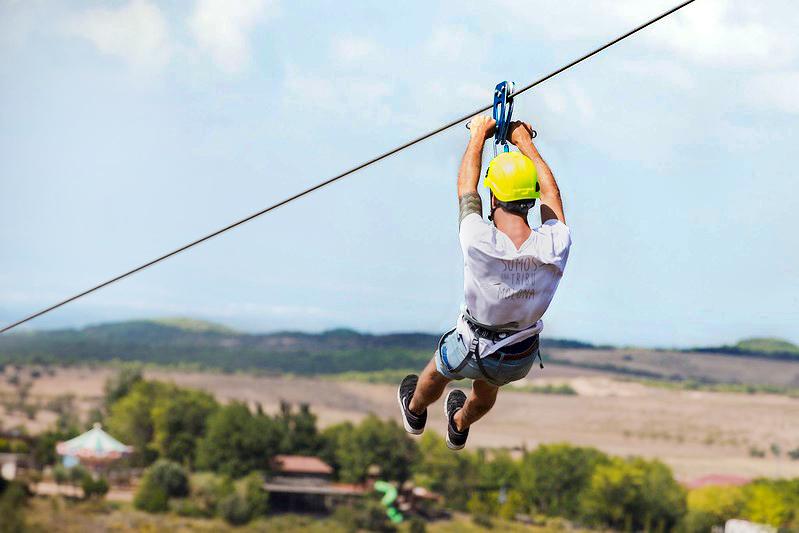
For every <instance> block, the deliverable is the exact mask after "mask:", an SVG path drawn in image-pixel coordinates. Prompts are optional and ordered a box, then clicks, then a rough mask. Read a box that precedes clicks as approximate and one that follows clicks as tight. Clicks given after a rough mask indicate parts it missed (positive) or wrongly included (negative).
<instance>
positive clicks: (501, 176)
mask: <svg viewBox="0 0 799 533" xmlns="http://www.w3.org/2000/svg"><path fill="white" fill-rule="evenodd" d="M485 186H486V187H488V188H489V189H491V192H492V193H494V196H496V198H497V200H499V201H500V202H515V201H518V200H532V199H533V198H538V197H539V196H540V193H539V187H538V172H537V171H536V169H535V165H534V164H533V162H532V161H531V160H530V158H529V157H527V156H526V155H524V154H522V153H520V152H503V153H501V154H499V155H498V156H496V157H495V158H494V159H492V160H491V162H490V163H489V164H488V171H487V172H486V177H485Z"/></svg>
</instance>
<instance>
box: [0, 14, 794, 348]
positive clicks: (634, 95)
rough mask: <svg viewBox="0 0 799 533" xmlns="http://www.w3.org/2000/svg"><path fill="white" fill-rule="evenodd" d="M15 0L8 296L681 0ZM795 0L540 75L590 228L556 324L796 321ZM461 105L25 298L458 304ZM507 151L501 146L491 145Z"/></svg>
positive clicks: (535, 69) (546, 131)
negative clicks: (168, 256)
mask: <svg viewBox="0 0 799 533" xmlns="http://www.w3.org/2000/svg"><path fill="white" fill-rule="evenodd" d="M670 5H671V2H667V1H660V0H657V1H655V0H653V1H650V2H639V1H634V0H620V1H616V0H614V1H611V0H602V1H595V2H590V3H589V2H578V1H564V2H557V3H556V2H544V1H534V0H527V1H502V2H497V3H487V2H455V1H452V2H441V3H439V4H430V3H421V2H417V3H414V2H408V3H404V4H403V9H402V10H398V9H397V6H396V5H395V4H390V3H385V2H381V3H377V2H375V3H371V4H369V5H361V4H354V3H353V4H350V5H347V4H346V3H342V2H327V1H325V2H313V1H311V2H302V3H296V2H295V3H290V2H285V1H279V0H278V1H265V0H246V1H239V2H225V1H222V0H193V1H187V2H174V3H171V2H170V3H167V2H155V1H151V0H132V1H127V0H124V1H121V2H105V3H101V2H55V1H50V0H28V1H22V0H18V1H15V0H0V321H2V322H4V323H5V322H10V321H11V320H13V319H16V318H19V317H20V316H22V315H25V314H28V313H29V312H32V311H34V310H37V309H38V308H41V307H43V306H45V305H48V304H50V303H52V302H53V301H55V300H58V299H61V298H63V297H65V296H67V295H71V294H72V293H75V292H77V291H79V290H82V289H84V288H86V287H88V286H90V285H93V284H94V283H96V282H98V281H99V280H103V279H106V278H109V277H111V276H112V275H115V274H117V273H118V272H120V271H122V270H126V269H128V268H130V267H132V266H135V265H137V264H139V263H141V262H143V261H144V260H147V259H149V258H151V257H153V256H156V255H159V254H160V253H163V252H164V251H166V250H168V249H171V248H174V247H176V246H178V245H180V244H183V243H184V242H186V241H188V240H191V239H193V238H196V237H198V236H200V235H202V234H204V233H207V232H209V231H211V230H213V229H215V228H216V227H218V226H221V225H224V224H227V223H228V222H231V221H233V220H235V219H237V218H240V217H242V216H244V215H246V214H249V213H250V212H253V211H256V210H259V209H261V208H262V207H264V206H266V205H269V204H271V203H273V202H274V201H276V200H279V199H281V198H283V197H285V196H287V195H290V194H291V193H293V192H295V191H297V190H299V189H302V188H304V187H306V186H308V185H310V184H312V183H315V182H317V181H321V180H322V179H325V178H327V177H329V176H330V175H332V174H335V173H337V172H339V171H341V170H343V169H345V168H348V167H349V166H351V165H352V164H353V163H355V162H359V161H361V160H364V159H366V158H368V157H371V156H372V155H374V154H376V153H379V152H381V151H383V150H385V149H387V148H390V147H392V146H394V145H396V144H398V143H400V142H402V141H404V140H406V139H408V138H410V137H412V136H415V135H417V134H418V133H421V132H424V131H427V130H429V129H431V128H432V127H435V126H437V125H439V124H440V123H442V122H444V121H446V120H448V119H451V118H454V117H456V116H458V115H460V114H462V113H465V112H468V110H470V109H474V108H477V107H479V106H481V105H483V104H485V103H488V102H489V98H490V95H491V90H492V88H493V86H494V84H496V83H497V82H498V81H500V80H502V79H511V80H516V81H517V82H519V83H527V82H529V81H531V80H533V79H535V78H537V77H539V76H540V75H542V74H544V73H546V72H548V71H550V70H553V69H554V68H556V67H558V66H560V65H562V64H564V63H566V62H568V61H570V60H571V59H573V58H575V57H577V56H579V55H581V54H582V53H584V52H585V51H587V50H588V49H591V48H593V47H594V46H596V45H598V44H600V43H601V42H603V41H605V40H608V39H609V38H611V37H613V36H615V35H617V34H619V33H622V32H623V31H626V30H627V29H629V28H631V27H633V26H635V25H637V24H638V23H640V22H642V21H644V20H646V19H648V18H650V17H651V16H653V15H655V14H657V13H659V12H661V11H663V10H665V9H666V8H668V7H670ZM797 19H799V7H797V6H796V5H795V4H794V3H792V2H790V1H787V0H783V1H777V0H775V1H772V2H768V3H751V2H744V1H737V0H735V1H729V2H726V1H720V0H698V1H697V2H696V3H695V4H693V5H691V6H689V7H688V8H686V9H685V10H684V11H683V12H681V13H680V14H678V15H676V16H674V17H671V18H669V19H667V20H665V21H663V22H661V23H659V24H658V25H657V26H656V27H653V28H651V29H649V30H646V32H645V33H643V34H640V35H639V36H636V37H634V38H633V39H630V40H628V41H625V42H624V43H623V44H621V45H619V46H617V47H614V48H612V49H611V50H609V51H608V52H606V53H604V54H602V55H601V56H599V57H596V58H594V59H592V60H591V61H590V62H588V63H585V64H583V65H581V66H579V67H578V68H575V69H572V70H571V71H569V72H567V73H565V74H563V75H561V76H560V77H558V78H556V79H554V80H551V81H549V82H547V83H546V84H544V85H542V86H541V87H540V88H537V89H535V90H533V91H531V92H528V93H527V94H525V95H524V96H523V97H520V98H519V100H518V101H517V105H516V115H517V116H519V117H521V118H525V119H527V120H529V121H531V122H533V123H534V125H535V127H536V128H537V129H538V131H539V139H538V145H539V148H540V150H541V152H542V153H543V155H544V157H545V158H546V159H547V160H548V162H549V163H550V165H551V166H552V168H553V170H554V172H555V175H556V177H557V178H558V180H559V183H560V186H561V189H562V192H563V196H564V201H565V207H566V215H567V218H568V221H569V224H570V225H571V226H572V231H573V238H574V246H573V249H572V253H571V256H570V260H569V261H570V262H569V265H568V268H567V271H566V275H565V277H564V280H563V282H562V284H561V288H560V289H559V292H558V294H557V295H556V297H555V301H554V303H553V305H552V307H551V308H550V310H549V312H548V314H547V316H546V317H545V324H546V330H545V332H546V334H548V335H551V336H561V337H572V338H579V339H584V340H590V341H595V342H610V343H617V344H638V345H659V346H687V345H694V344H714V343H722V342H732V341H735V340H736V339H738V338H741V337H745V336H751V335H776V336H782V337H786V338H788V339H790V340H792V341H794V342H797V341H799V327H797V324H799V266H797V265H799V246H797V238H796V230H797V227H799V201H797V195H796V192H795V191H796V183H797V179H796V178H797V176H796V171H795V169H796V157H797V151H796V146H797V145H799V139H798V138H797V136H798V135H799V134H797V130H799V128H797V126H799V37H797V34H796V31H795V24H794V23H795V21H796V20H797ZM466 134H467V132H466V130H465V129H463V128H460V127H458V128H454V129H452V130H449V131H447V132H445V133H444V134H442V135H439V136H438V137H436V138H434V139H432V140H430V141H429V142H426V143H424V144H422V145H418V146H416V147H414V148H412V149H409V150H407V151H405V152H403V153H401V154H399V155H397V156H395V157H393V158H391V159H390V160H388V161H385V162H383V163H381V164H379V165H375V166H373V167H371V168H369V169H367V170H365V171H363V172H361V173H359V174H357V175H354V176H352V177H350V178H347V179H346V180H344V181H342V182H340V183H337V184H335V185H333V186H331V187H330V188H328V189H325V190H323V191H320V192H318V193H315V194H314V195H312V196H310V197H307V198H305V199H302V200H300V201H298V202H295V203H294V204H292V205H290V206H287V207H284V208H281V209H280V210H278V211H277V212H274V213H272V214H271V215H268V216H266V217H263V218H261V219H259V220H257V221H255V222H252V223H250V224H248V225H246V226H245V227H242V228H240V229H238V230H236V231H234V232H231V233H228V234H227V235H225V236H224V237H222V238H219V239H216V240H214V241H212V242H209V243H207V244H205V245H203V246H201V247H199V248H196V249H194V250H192V251H190V252H188V253H186V254H183V255H182V256H179V257H176V258H174V259H172V260H170V261H168V262H166V263H163V264H161V265H159V266H157V267H155V268H153V269H150V270H149V271H146V272H144V273H142V274H140V275H138V276H136V277H133V278H130V279H128V280H125V281H123V282H122V283H119V284H117V285H115V286H113V287H110V288H108V289H106V290H104V291H102V292H99V293H96V294H94V295H92V296H90V297H88V298H86V299H84V300H82V301H80V302H77V303H75V304H72V305H70V306H67V307H64V308H62V309H60V310H58V311H56V312H53V313H51V314H50V315H48V316H46V317H43V318H41V319H39V320H37V321H35V322H34V323H32V324H31V325H30V327H35V328H49V327H62V326H78V325H83V324H87V323H96V322H102V321H107V320H117V319H126V318H137V317H157V316H192V317H198V318H205V319H210V320H216V321H220V322H223V323H226V324H229V325H232V326H234V327H238V328H240V329H243V330H250V331H269V330H275V329H283V328H292V329H303V330H312V331H313V330H320V329H325V328H329V327H338V326H349V327H355V328H357V329H361V330H367V331H373V332H386V331H399V330H424V331H438V330H443V329H445V328H448V327H449V326H450V325H451V324H452V323H453V321H454V319H455V316H456V313H457V309H458V306H459V303H460V301H461V293H462V271H461V257H460V252H459V248H458V244H457V207H456V201H455V188H454V182H455V175H456V172H457V166H458V162H459V158H460V155H461V152H462V150H463V146H464V143H465V141H466ZM487 154H488V152H486V155H487Z"/></svg>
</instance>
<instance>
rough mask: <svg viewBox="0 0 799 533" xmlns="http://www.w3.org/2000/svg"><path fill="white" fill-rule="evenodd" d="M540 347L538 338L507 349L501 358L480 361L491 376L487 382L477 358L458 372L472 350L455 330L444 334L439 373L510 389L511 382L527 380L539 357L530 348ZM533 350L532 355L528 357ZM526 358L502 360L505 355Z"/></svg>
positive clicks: (437, 368) (501, 352) (499, 356)
mask: <svg viewBox="0 0 799 533" xmlns="http://www.w3.org/2000/svg"><path fill="white" fill-rule="evenodd" d="M535 343H537V342H536V341H535V340H534V338H530V339H526V340H523V341H521V342H518V343H516V344H511V345H508V346H505V347H504V348H502V349H500V350H498V351H497V355H498V357H497V358H494V357H484V358H483V359H481V360H480V361H481V362H482V363H483V368H485V370H486V372H487V373H488V375H489V376H490V379H489V378H486V376H484V375H483V373H482V372H481V371H480V367H479V366H478V364H477V361H475V360H474V358H471V359H469V361H467V362H466V364H465V365H464V366H463V368H461V369H460V370H458V371H457V372H455V370H454V369H456V368H458V366H460V365H461V363H463V360H464V359H465V358H466V356H467V355H468V354H469V347H468V346H467V345H466V341H465V340H464V339H463V337H462V336H461V335H460V334H458V332H457V330H454V329H453V330H452V331H449V332H447V333H445V334H444V336H442V337H441V340H440V341H439V343H438V349H436V355H435V361H436V370H438V372H439V374H441V375H442V376H444V377H445V378H448V379H464V378H466V379H481V380H483V381H488V382H489V383H492V384H494V385H496V386H498V387H501V386H502V385H506V384H508V383H510V382H511V381H518V380H520V379H522V378H523V377H525V376H526V375H527V374H528V373H529V372H530V368H532V366H533V363H534V362H535V358H536V357H538V350H537V349H534V350H529V347H531V346H533V345H534V344H535ZM525 350H529V351H530V353H529V354H526V353H524V352H525ZM503 353H504V354H506V356H507V355H510V354H513V355H514V356H516V355H517V354H520V353H521V354H524V357H522V358H520V359H514V360H512V361H506V360H504V358H502V354H503Z"/></svg>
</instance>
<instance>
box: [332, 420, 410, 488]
mask: <svg viewBox="0 0 799 533" xmlns="http://www.w3.org/2000/svg"><path fill="white" fill-rule="evenodd" d="M350 427H352V426H350ZM327 435H328V436H330V435H333V436H335V438H336V441H335V442H334V443H333V447H334V448H333V449H334V452H333V454H334V455H335V464H336V465H338V467H339V470H338V476H339V478H340V479H341V480H342V481H345V482H349V483H355V482H358V481H363V480H364V479H365V478H366V475H367V473H368V469H369V467H370V466H371V465H377V466H379V467H380V471H381V474H380V475H381V477H383V478H384V479H389V480H396V481H399V482H403V481H405V480H406V479H408V478H409V477H410V474H411V468H412V465H413V464H414V462H415V461H416V460H417V458H418V457H419V450H418V447H417V446H416V443H415V442H414V441H412V440H411V439H410V438H409V437H408V435H407V434H406V433H405V430H404V429H402V428H401V427H399V426H398V425H397V424H396V423H395V422H394V421H383V420H380V419H379V418H377V417H376V416H374V415H369V416H368V417H366V418H365V419H364V420H363V421H362V422H361V423H360V424H359V425H358V426H355V427H354V428H352V430H351V431H342V430H340V429H339V430H334V431H331V432H329V433H327Z"/></svg>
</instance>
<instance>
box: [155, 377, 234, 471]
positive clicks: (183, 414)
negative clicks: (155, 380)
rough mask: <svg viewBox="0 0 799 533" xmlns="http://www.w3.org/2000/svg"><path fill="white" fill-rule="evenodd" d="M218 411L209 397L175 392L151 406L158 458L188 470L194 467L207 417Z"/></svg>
mask: <svg viewBox="0 0 799 533" xmlns="http://www.w3.org/2000/svg"><path fill="white" fill-rule="evenodd" d="M218 408H219V404H218V403H217V401H216V400H215V399H214V397H213V396H211V395H210V394H208V393H206V392H202V391H196V390H191V389H177V390H174V391H173V393H172V394H170V395H168V396H163V397H160V398H158V399H157V400H156V401H155V402H154V404H153V406H152V411H151V415H152V421H153V446H154V447H155V449H156V450H157V451H158V453H159V454H160V455H161V457H166V458H167V459H171V460H173V461H178V462H180V463H183V464H185V465H188V466H189V467H192V466H193V465H194V461H195V458H196V447H197V440H198V439H199V438H201V437H202V436H203V435H204V434H205V428H206V424H207V423H208V419H209V417H210V416H211V414H212V413H213V412H214V411H216V409H218Z"/></svg>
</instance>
